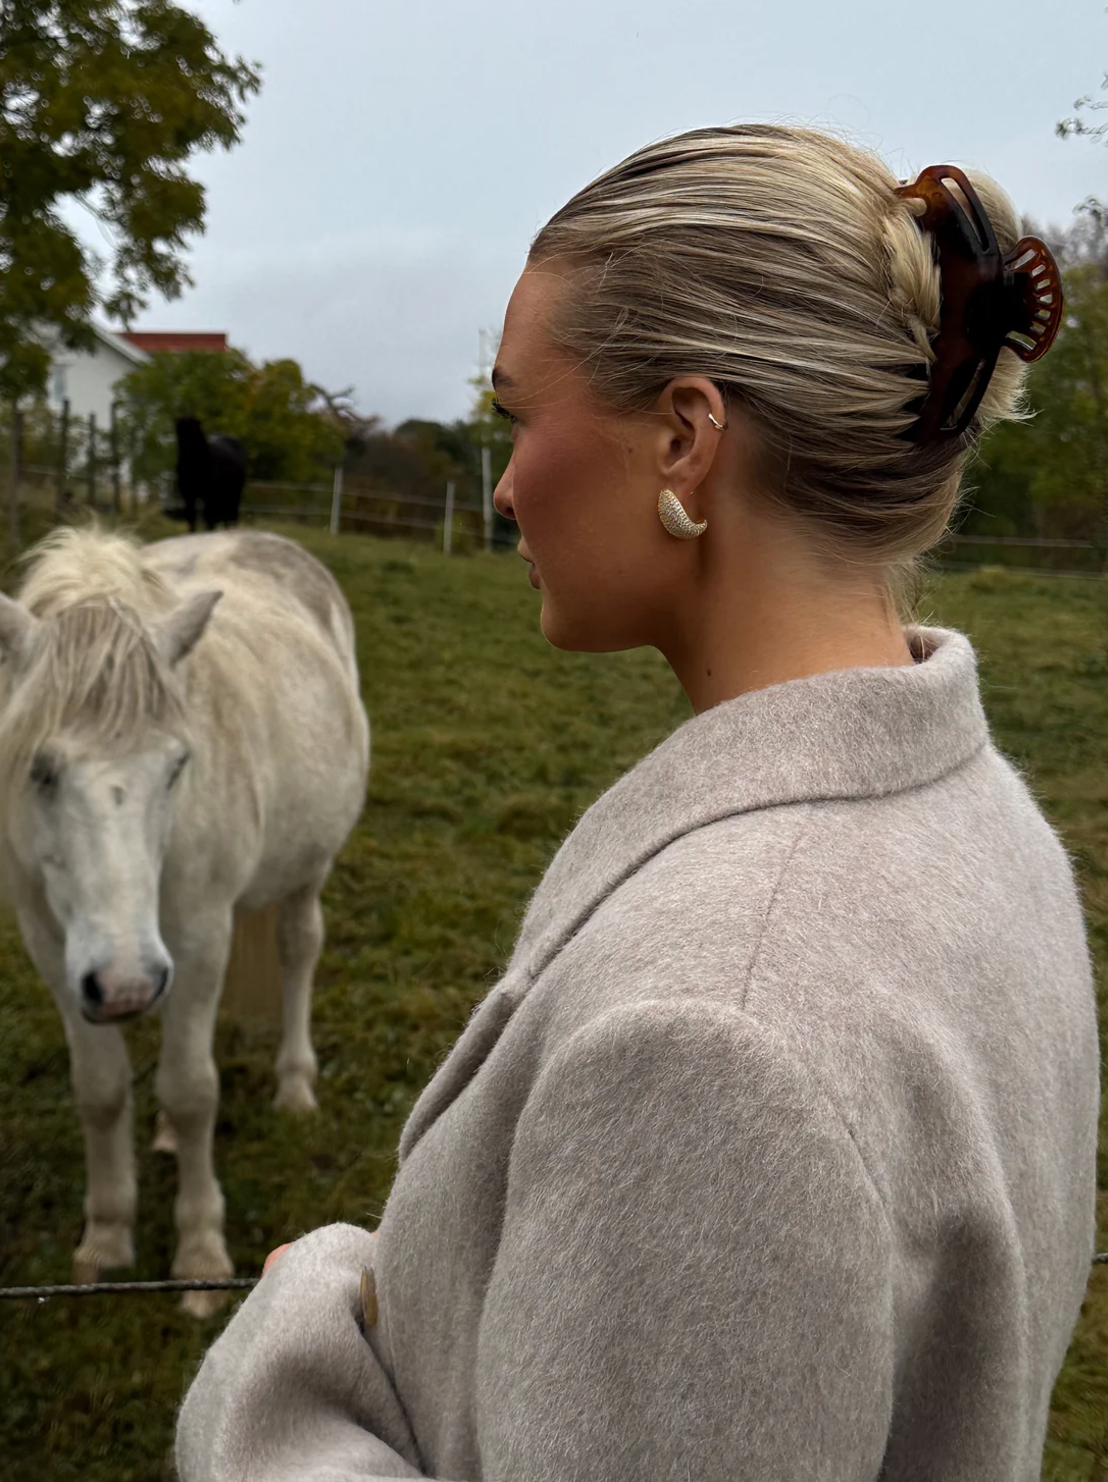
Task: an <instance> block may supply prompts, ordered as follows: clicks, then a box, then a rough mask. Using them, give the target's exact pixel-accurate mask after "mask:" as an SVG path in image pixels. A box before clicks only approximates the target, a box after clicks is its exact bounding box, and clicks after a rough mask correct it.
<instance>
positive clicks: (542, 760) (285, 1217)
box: [0, 532, 1108, 1482]
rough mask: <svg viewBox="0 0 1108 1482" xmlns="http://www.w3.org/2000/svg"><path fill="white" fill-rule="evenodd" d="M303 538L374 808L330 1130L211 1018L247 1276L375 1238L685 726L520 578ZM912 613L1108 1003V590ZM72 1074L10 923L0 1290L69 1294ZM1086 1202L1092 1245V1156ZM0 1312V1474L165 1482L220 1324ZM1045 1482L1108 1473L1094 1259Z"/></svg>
mask: <svg viewBox="0 0 1108 1482" xmlns="http://www.w3.org/2000/svg"><path fill="white" fill-rule="evenodd" d="M297 533H298V534H299V535H300V536H301V538H303V539H304V541H305V544H307V545H308V546H309V547H310V548H311V549H312V550H313V551H315V552H316V554H318V555H320V556H321V557H322V558H323V559H324V560H325V561H326V562H327V563H328V564H329V565H330V566H331V568H332V570H333V571H334V572H335V574H336V576H337V577H338V579H339V581H340V582H341V583H342V585H343V587H344V589H345V591H346V592H347V595H348V596H349V598H350V601H351V604H352V606H353V609H354V613H355V617H356V620H357V626H358V640H359V651H360V656H361V666H362V674H363V681H364V690H365V698H366V703H367V706H368V708H369V711H370V716H371V719H372V722H373V726H374V760H373V768H372V775H371V783H370V795H369V803H368V806H367V808H366V811H365V814H364V817H363V819H362V822H361V823H360V825H359V827H358V829H357V830H356V832H355V834H354V836H353V837H352V839H351V841H350V843H349V845H348V847H347V849H346V851H345V853H344V854H343V856H342V857H341V860H340V862H339V864H338V866H337V868H336V870H335V872H334V875H333V877H332V879H331V882H330V885H329V888H328V891H327V895H326V898H325V903H324V904H325V910H326V917H327V925H328V943H327V947H326V950H325V953H324V957H323V960H322V963H321V966H320V971H319V974H318V988H317V996H316V1013H315V1024H316V1045H317V1049H318V1052H319V1056H320V1061H321V1065H322V1073H321V1079H320V1083H319V1088H318V1090H319V1099H320V1106H321V1111H320V1114H319V1116H318V1117H317V1118H315V1119H314V1120H311V1121H307V1122H303V1121H297V1120H294V1119H292V1118H291V1117H289V1116H288V1115H287V1114H280V1115H277V1114H274V1113H272V1112H271V1111H270V1110H269V1101H270V1097H271V1095H272V1090H273V1080H272V1069H271V1067H272V1058H273V1053H274V1046H275V1038H276V1037H275V1032H274V1030H273V1029H272V1028H270V1027H268V1026H262V1027H254V1028H249V1029H248V1028H244V1027H242V1026H240V1025H236V1024H234V1023H232V1022H222V1023H221V1025H220V1030H219V1035H218V1042H217V1058H218V1061H219V1064H220V1068H221V1075H222V1087H223V1095H222V1104H221V1112H220V1118H219V1126H218V1133H217V1137H218V1148H217V1159H218V1166H219V1170H220V1174H221V1177H222V1180H223V1188H224V1192H225V1195H226V1199H227V1211H228V1235H229V1243H230V1246H231V1251H232V1254H233V1256H234V1259H235V1261H236V1263H237V1265H238V1268H239V1270H240V1271H242V1272H248V1273H249V1272H254V1271H256V1270H257V1269H258V1268H259V1266H260V1264H261V1260H262V1258H263V1256H264V1255H265V1253H266V1252H267V1251H268V1250H269V1249H270V1248H271V1247H272V1246H274V1245H275V1244H277V1243H278V1242H280V1241H282V1240H287V1239H290V1238H292V1237H294V1236H296V1235H297V1234H299V1233H301V1232H302V1231H304V1230H306V1229H310V1228H312V1227H314V1226H316V1225H319V1224H322V1223H325V1222H326V1221H329V1220H335V1219H348V1220H354V1221H360V1222H373V1221H374V1220H375V1219H376V1217H377V1215H378V1214H379V1212H380V1209H381V1207H382V1205H383V1203H384V1200H385V1198H386V1195H387V1193H388V1189H389V1184H390V1180H391V1177H392V1174H393V1168H394V1162H393V1156H394V1150H395V1147H396V1142H397V1137H398V1134H399V1130H400V1127H401V1125H402V1123H403V1120H404V1117H405V1114H406V1113H407V1111H408V1109H409V1107H410V1106H411V1104H412V1101H413V1099H414V1098H415V1096H416V1094H417V1093H418V1091H419V1090H420V1088H421V1087H422V1086H423V1085H424V1083H425V1082H426V1080H427V1079H428V1077H429V1076H430V1074H431V1072H432V1071H433V1069H434V1067H435V1066H436V1064H437V1063H438V1061H439V1060H440V1059H441V1058H442V1056H443V1054H444V1053H445V1052H446V1050H447V1048H448V1047H449V1046H450V1044H451V1043H452V1042H453V1040H454V1038H455V1037H456V1036H457V1034H458V1032H459V1031H460V1029H461V1028H462V1026H463V1024H464V1022H465V1020H466V1017H467V1015H468V1012H469V1010H470V1008H471V1006H472V1004H473V1003H474V1002H475V1001H476V1000H477V999H478V998H480V997H481V996H482V995H483V994H484V993H485V992H486V991H487V989H488V988H489V986H490V985H491V983H492V982H493V981H494V980H495V977H496V975H497V972H498V969H499V968H500V966H501V965H502V963H503V962H504V960H505V958H506V956H507V954H508V951H509V948H510V945H511V942H512V939H513V935H514V932H515V928H516V924H517V922H518V920H519V916H520V913H521V910H522V907H523V905H524V903H525V900H526V898H527V896H528V894H529V893H530V891H531V890H532V889H533V887H534V886H535V884H536V883H537V881H538V879H539V877H540V874H541V872H542V870H543V868H544V866H545V864H546V862H547V861H548V859H549V858H550V855H551V854H552V852H553V850H554V848H555V846H556V845H557V843H558V841H559V840H560V839H561V837H562V836H563V835H564V834H565V833H566V831H567V830H568V829H569V828H570V826H571V825H572V823H573V821H574V819H575V818H576V817H577V815H578V814H579V813H580V812H581V810H582V809H583V808H584V807H585V806H586V805H587V804H588V803H589V802H590V801H591V800H592V799H593V798H595V797H596V796H597V794H598V793H599V792H601V791H602V789H603V788H605V787H606V786H607V785H608V784H609V783H610V782H612V781H613V780H614V779H615V778H616V777H617V776H618V775H619V774H620V773H621V772H622V771H624V770H625V769H626V768H627V767H628V766H629V765H630V764H631V763H633V762H634V761H635V760H636V759H637V758H638V757H639V756H641V755H642V754H643V753H644V752H645V751H646V750H647V749H648V748H649V747H651V746H652V745H653V744H654V743H655V742H657V741H659V740H660V739H661V738H662V737H663V736H665V735H666V734H667V733H668V732H669V731H671V730H672V729H673V728H674V727H675V725H677V724H678V723H679V722H680V721H681V720H683V719H684V718H685V717H686V716H687V714H688V710H687V706H686V703H685V700H684V698H683V696H682V695H681V694H680V692H679V690H678V687H677V685H676V682H675V681H674V679H673V678H672V676H671V675H670V673H669V671H668V670H667V669H666V668H665V666H664V665H663V663H662V662H661V660H660V659H658V658H657V656H655V655H653V654H650V653H645V652H643V653H632V654H622V655H615V656H611V657H583V656H571V655H565V654H559V653H556V652H553V651H551V650H550V649H548V648H547V646H546V644H545V643H544V641H543V639H542V637H541V635H540V634H539V631H538V627H537V600H538V599H537V597H536V595H535V593H534V592H532V591H531V590H530V588H529V587H528V586H527V583H526V581H525V578H524V573H523V570H522V568H521V566H520V564H519V563H518V562H517V561H515V560H513V559H510V558H505V557H485V556H476V557H471V558H455V559H452V560H447V559H444V558H443V557H442V556H440V555H439V554H438V553H437V552H434V551H432V550H430V549H428V548H426V547H416V546H410V545H406V544H401V543H399V542H377V541H371V540H368V539H362V538H358V537H349V536H348V537H343V538H342V539H341V540H340V539H332V538H330V537H328V536H316V535H309V536H305V535H303V533H302V532H297ZM920 616H921V618H923V619H924V620H930V621H936V622H941V623H946V624H949V625H951V626H955V627H959V628H962V629H963V630H964V631H967V632H969V633H970V634H971V635H972V637H973V638H974V640H975V642H976V644H977V646H978V650H979V653H980V655H981V658H982V671H983V683H984V695H985V702H986V706H987V709H988V711H989V714H990V717H991V720H992V723H993V727H994V733H995V735H996V738H997V740H998V742H999V744H1000V745H1001V747H1002V748H1003V749H1004V750H1005V751H1006V752H1007V753H1008V754H1009V755H1010V756H1012V757H1013V758H1014V759H1016V760H1017V761H1018V762H1019V763H1020V765H1021V766H1022V767H1023V768H1024V769H1025V770H1026V771H1027V772H1028V773H1029V775H1030V778H1031V780H1032V782H1033V784H1034V786H1035V788H1036V791H1037V794H1038V796H1039V798H1040V800H1041V802H1042V804H1043V806H1044V808H1045V809H1046V811H1047V813H1048V815H1049V816H1050V817H1051V818H1052V820H1053V821H1054V822H1055V823H1056V824H1057V826H1058V827H1059V828H1060V830H1061V832H1062V834H1063V836H1064V838H1065V840H1066V842H1067V844H1068V846H1069V848H1070V850H1071V852H1072V853H1073V854H1074V856H1075V857H1076V859H1077V861H1078V865H1079V869H1080V872H1081V878H1082V884H1083V887H1084V890H1085V894H1086V901H1087V905H1088V917H1089V924H1090V930H1091V933H1092V938H1093V942H1094V947H1095V951H1096V955H1097V962H1098V970H1099V988H1100V992H1101V1002H1102V1006H1104V1005H1105V995H1106V994H1108V584H1106V583H1097V582H1092V581H1089V582H1084V581H1066V580H1064V579H1058V578H1051V579H1036V578H1032V577H1027V576H1020V575H1014V574H1009V573H1004V572H982V573H978V574H959V575H956V576H948V577H945V578H942V579H935V580H934V581H933V583H932V585H931V588H930V590H929V592H928V594H927V596H926V598H925V600H924V602H923V603H922V605H921V609H920ZM156 1036H157V1030H156V1026H155V1025H154V1024H146V1023H143V1024H139V1025H138V1026H136V1029H135V1031H134V1033H133V1035H132V1052H133V1060H134V1065H135V1071H136V1127H137V1135H138V1139H139V1149H140V1152H139V1164H140V1180H141V1205H140V1226H139V1238H138V1261H137V1266H136V1268H135V1270H134V1272H133V1273H131V1274H133V1275H135V1276H142V1277H155V1276H161V1275H164V1274H166V1270H167V1265H168V1260H169V1253H170V1250H171V1245H172V1229H171V1215H170V1212H171V1207H172V1198H173V1186H174V1179H173V1168H172V1164H171V1161H170V1160H169V1159H167V1158H165V1157H164V1155H156V1154H154V1153H152V1152H150V1150H149V1143H150V1137H151V1134H152V1130H153V1123H154V1102H153V1088H152V1082H153V1070H154V1061H155V1054H156V1044H157V1038H156ZM67 1071H68V1067H67V1056H66V1049H65V1044H64V1041H63V1037H62V1032H61V1026H60V1022H59V1020H58V1016H57V1013H56V1011H55V1009H54V1007H53V1005H52V1003H51V1001H50V999H49V997H48V995H47V993H46V991H45V989H44V988H43V987H42V986H41V985H40V984H39V983H38V982H37V981H36V979H35V976H34V973H33V972H32V970H31V968H30V967H29V965H28V963H27V960H26V958H25V955H24V953H23V950H22V947H21V944H20V941H19V937H18V934H17V932H16V930H15V928H14V926H13V925H11V924H10V923H9V922H8V921H7V919H3V920H0V1170H2V1171H0V1283H2V1284H14V1283H17V1282H18V1283H30V1282H44V1281H58V1280H62V1281H64V1280H66V1279H68V1270H69V1258H70V1253H71V1251H72V1249H73V1246H74V1245H75V1243H76V1240H77V1237H78V1232H79V1228H80V1218H81V1215H80V1206H81V1193H82V1177H83V1169H82V1155H81V1148H80V1136H79V1132H78V1126H77V1119H76V1115H75V1113H74V1110H73V1107H72V1105H71V1100H70V1093H69V1087H68V1073H67ZM1105 1130H1106V1131H1108V1127H1106V1128H1105ZM1104 1146H1105V1148H1108V1138H1106V1139H1105V1142H1104ZM1101 1190H1102V1193H1101V1212H1102V1220H1101V1236H1100V1245H1101V1249H1105V1248H1108V1156H1105V1155H1103V1154H1102V1162H1101ZM0 1308H2V1310H0V1479H2V1482H15V1479H20V1482H23V1479H27V1478H35V1479H40V1482H47V1479H49V1482H71V1479H72V1482H76V1479H78V1478H79V1479H81V1482H158V1479H162V1478H165V1477H168V1476H169V1475H170V1473H169V1471H168V1466H167V1453H168V1449H169V1446H170V1441H171V1434H172V1422H173V1415H174V1409H175V1406H176V1404H177V1402H178V1400H179V1398H180V1395H181V1393H182V1391H183V1388H184V1385H185V1383H186V1382H187V1380H188V1378H189V1376H190V1375H191V1373H192V1372H193V1371H194V1368H195V1366H196V1364H197V1362H198V1360H199V1358H200V1356H201V1353H202V1352H203V1350H204V1348H205V1347H206V1346H207V1345H208V1344H209V1343H210V1342H211V1341H212V1339H213V1338H214V1336H215V1335H216V1333H217V1332H218V1331H219V1328H220V1325H221V1322H222V1321H223V1318H222V1317H217V1318H214V1319H211V1320H210V1321H209V1322H207V1323H205V1324H196V1323H194V1322H193V1321H191V1320H189V1319H186V1318H185V1317H184V1315H183V1314H181V1313H180V1311H179V1310H178V1308H177V1306H176V1304H175V1300H174V1299H173V1298H171V1297H146V1298H128V1299H93V1300H90V1301H64V1300H59V1301H55V1302H52V1303H51V1304H49V1305H48V1306H38V1305H29V1304H19V1305H16V1304H13V1303H7V1304H0ZM1043 1476H1044V1478H1047V1479H1049V1482H1063V1479H1064V1482H1093V1479H1108V1268H1103V1267H1102V1268H1098V1269H1097V1270H1096V1271H1095V1272H1094V1273H1093V1275H1092V1279H1091V1281H1090V1286H1089V1295H1088V1299H1087V1301H1086V1305H1085V1311H1084V1314H1083V1317H1082V1321H1081V1325H1080V1327H1079V1329H1078V1331H1077V1334H1076V1335H1075V1338H1074V1341H1073V1345H1072V1347H1071V1350H1070V1354H1069V1358H1068V1360H1067V1364H1066V1368H1065V1370H1064V1371H1063V1374H1062V1376H1061V1379H1060V1381H1059V1384H1058V1387H1057V1391H1056V1395H1055V1405H1054V1413H1053V1421H1052V1427H1051V1436H1050V1440H1049V1443H1048V1448H1047V1454H1046V1460H1045V1465H1044V1472H1043Z"/></svg>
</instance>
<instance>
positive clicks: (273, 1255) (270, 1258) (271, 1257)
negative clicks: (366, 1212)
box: [262, 1230, 377, 1276]
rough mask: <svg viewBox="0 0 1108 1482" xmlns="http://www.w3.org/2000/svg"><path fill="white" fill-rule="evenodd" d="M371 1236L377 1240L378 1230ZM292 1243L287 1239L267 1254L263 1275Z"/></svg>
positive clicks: (274, 1264)
mask: <svg viewBox="0 0 1108 1482" xmlns="http://www.w3.org/2000/svg"><path fill="white" fill-rule="evenodd" d="M370 1238H371V1239H372V1240H376V1239H377V1231H376V1230H371V1231H370ZM291 1244H292V1241H291V1240H286V1241H285V1243H284V1245H279V1246H277V1248H276V1249H275V1250H271V1251H270V1253H269V1255H268V1256H266V1258H265V1264H264V1266H263V1267H262V1275H263V1276H264V1275H265V1273H266V1272H267V1271H268V1270H269V1268H270V1266H276V1264H277V1262H278V1261H279V1260H280V1259H281V1257H282V1256H283V1255H284V1253H285V1251H287V1250H288V1248H289V1246H290V1245H291Z"/></svg>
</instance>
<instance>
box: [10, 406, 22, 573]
mask: <svg viewBox="0 0 1108 1482" xmlns="http://www.w3.org/2000/svg"><path fill="white" fill-rule="evenodd" d="M22 454H23V413H22V412H21V411H20V410H19V404H18V403H17V402H12V464H11V487H10V488H9V490H8V539H9V541H10V543H11V552H10V554H11V555H12V556H18V555H19V550H20V529H19V481H20V476H21V465H22V462H23V458H22Z"/></svg>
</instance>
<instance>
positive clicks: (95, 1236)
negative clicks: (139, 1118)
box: [65, 1015, 137, 1282]
mask: <svg viewBox="0 0 1108 1482" xmlns="http://www.w3.org/2000/svg"><path fill="white" fill-rule="evenodd" d="M65 1029H66V1038H67V1040H68V1041H69V1062H70V1071H71V1074H72V1078H73V1093H74V1097H75V1099H76V1102H77V1110H78V1113H79V1115H80V1118H81V1131H82V1133H83V1135H84V1142H85V1164H86V1167H87V1169H88V1190H87V1193H86V1194H85V1228H84V1232H83V1234H82V1235H81V1243H80V1245H79V1246H78V1247H77V1249H76V1251H75V1252H74V1255H73V1280H74V1281H80V1282H85V1281H96V1280H97V1279H98V1277H99V1275H100V1272H101V1271H109V1270H111V1269H112V1268H113V1267H115V1266H130V1265H131V1264H132V1263H133V1261H134V1259H135V1244H134V1229H135V1205H136V1202H137V1189H136V1184H135V1162H134V1144H133V1123H134V1104H133V1100H132V1096H131V1064H130V1061H129V1059H128V1056H127V1046H126V1044H125V1043H124V1039H123V1033H122V1031H121V1030H119V1029H117V1028H115V1027H113V1026H112V1025H93V1024H86V1023H85V1021H84V1020H83V1019H81V1018H80V1017H79V1016H78V1015H66V1016H65Z"/></svg>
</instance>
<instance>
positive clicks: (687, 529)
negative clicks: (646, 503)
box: [658, 489, 708, 540]
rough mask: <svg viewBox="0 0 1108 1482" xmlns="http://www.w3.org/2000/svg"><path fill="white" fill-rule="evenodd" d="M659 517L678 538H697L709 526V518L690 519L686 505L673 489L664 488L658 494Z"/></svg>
mask: <svg viewBox="0 0 1108 1482" xmlns="http://www.w3.org/2000/svg"><path fill="white" fill-rule="evenodd" d="M658 518H659V519H660V520H661V522H662V524H663V525H664V526H665V527H666V529H667V530H668V531H669V533H670V534H671V535H675V536H676V537H677V539H678V540H695V539H696V537H697V536H698V535H703V534H704V532H705V530H707V528H708V521H707V520H700V521H699V522H697V521H696V520H690V519H689V516H688V512H687V510H686V509H685V506H684V505H683V504H682V503H681V501H680V499H678V497H677V495H676V494H675V493H674V492H673V490H672V489H663V490H662V492H661V493H660V494H659V495H658Z"/></svg>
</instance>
